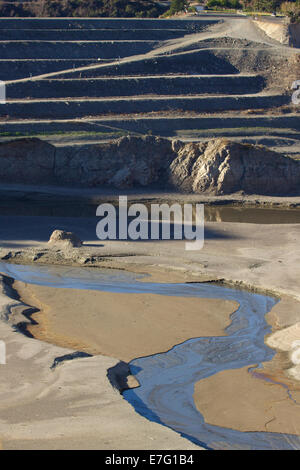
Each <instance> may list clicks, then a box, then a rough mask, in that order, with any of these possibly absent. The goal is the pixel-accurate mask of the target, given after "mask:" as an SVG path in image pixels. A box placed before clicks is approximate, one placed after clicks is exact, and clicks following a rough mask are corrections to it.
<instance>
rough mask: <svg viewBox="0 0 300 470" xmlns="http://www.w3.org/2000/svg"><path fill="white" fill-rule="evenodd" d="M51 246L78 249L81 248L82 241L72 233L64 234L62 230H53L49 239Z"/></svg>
mask: <svg viewBox="0 0 300 470" xmlns="http://www.w3.org/2000/svg"><path fill="white" fill-rule="evenodd" d="M48 243H50V244H51V245H63V246H68V247H72V248H74V247H77V248H78V247H80V246H82V241H81V240H80V238H78V237H77V235H75V233H72V232H65V231H64V230H54V232H52V235H51V237H50V239H49V242H48Z"/></svg>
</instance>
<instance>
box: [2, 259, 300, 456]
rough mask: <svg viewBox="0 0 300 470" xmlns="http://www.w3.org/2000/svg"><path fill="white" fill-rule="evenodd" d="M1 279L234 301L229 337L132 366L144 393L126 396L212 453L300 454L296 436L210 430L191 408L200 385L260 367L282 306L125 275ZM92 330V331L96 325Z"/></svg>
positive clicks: (36, 269) (198, 341)
mask: <svg viewBox="0 0 300 470" xmlns="http://www.w3.org/2000/svg"><path fill="white" fill-rule="evenodd" d="M0 272H4V273H6V274H7V275H9V276H11V277H12V278H14V279H17V280H20V281H24V282H29V283H33V284H38V285H48V286H53V287H65V288H66V287H67V288H79V289H94V290H102V291H108V292H129V293H130V292H132V293H143V292H144V293H155V294H160V295H166V296H179V297H204V298H220V299H227V300H233V301H236V302H238V303H239V305H240V307H239V308H238V310H237V311H236V312H235V313H234V314H232V316H231V320H232V321H231V324H230V325H229V326H228V327H227V329H226V330H225V336H223V337H203V338H192V339H189V340H187V341H185V342H184V343H182V344H179V345H176V346H174V347H173V348H172V349H171V350H170V351H168V352H164V353H158V354H155V355H152V356H149V357H141V358H137V359H135V360H133V361H131V363H130V369H131V372H132V373H133V374H134V375H136V377H137V379H138V381H139V383H140V387H138V388H136V389H132V390H127V391H125V392H124V398H125V399H126V400H127V401H128V402H129V403H131V405H132V406H133V407H134V408H135V410H136V411H137V412H138V413H140V414H142V415H143V416H145V417H146V418H148V419H149V420H152V421H156V422H158V423H160V424H162V425H165V426H167V427H170V428H171V429H173V430H175V431H177V432H178V433H180V434H181V435H183V436H185V437H187V438H188V439H190V440H191V441H193V442H195V443H196V444H198V445H201V446H204V447H206V448H209V449H295V448H296V449H300V439H299V437H297V436H294V435H288V434H280V433H269V432H241V431H236V430H234V429H227V428H222V427H219V426H213V425H210V424H208V423H205V421H204V418H203V416H202V415H201V413H200V412H199V411H198V410H197V409H196V407H195V405H194V400H193V392H194V384H195V382H198V381H199V380H201V379H204V378H206V377H209V376H211V375H213V374H216V373H218V372H220V371H222V370H228V369H237V368H242V367H244V366H247V365H249V366H250V365H252V364H259V365H260V364H261V363H262V362H264V361H269V360H271V359H272V357H273V355H274V354H275V351H273V350H272V349H270V348H269V347H267V346H266V345H265V343H264V336H265V335H266V334H267V333H268V332H269V331H270V328H269V326H268V324H267V323H266V321H265V314H266V313H267V312H269V311H270V309H271V308H272V307H273V305H275V303H276V302H277V299H275V298H271V297H268V296H264V295H260V294H254V293H250V292H247V291H244V290H237V289H230V288H225V287H222V286H216V285H212V284H199V283H192V284H162V283H161V284H159V283H157V284H156V283H151V282H139V280H138V279H136V276H135V275H133V274H130V273H126V272H124V271H115V270H99V269H89V268H68V267H58V266H56V267H48V266H20V265H11V264H5V263H0ZM90 327H91V328H93V325H90Z"/></svg>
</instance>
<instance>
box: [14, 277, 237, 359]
mask: <svg viewBox="0 0 300 470" xmlns="http://www.w3.org/2000/svg"><path fill="white" fill-rule="evenodd" d="M14 288H15V289H16V290H17V291H18V293H19V294H20V296H21V300H22V302H24V303H25V304H27V305H30V306H34V307H37V308H39V309H40V312H38V313H36V314H34V315H33V316H32V318H33V319H34V320H35V321H36V322H37V323H38V324H37V325H30V326H29V327H28V330H29V332H30V333H31V334H32V335H33V336H34V337H35V338H38V339H41V340H43V341H49V342H51V343H53V344H56V345H58V346H62V347H68V348H72V349H75V350H80V351H85V352H87V353H89V354H103V355H105V356H110V357H118V358H119V359H122V360H123V361H130V360H132V359H134V358H136V357H141V356H148V355H151V354H156V353H158V352H163V351H167V350H168V349H170V348H171V347H173V346H174V345H175V344H179V343H182V342H183V341H185V340H187V339H189V338H193V337H197V336H220V335H223V334H224V328H226V326H228V325H229V324H230V315H231V313H233V312H234V311H235V310H236V309H237V308H238V304H237V303H236V302H231V301H228V300H220V299H200V298H183V297H170V296H162V295H156V294H123V293H113V294H112V293H111V292H100V291H92V290H80V289H61V288H54V287H46V286H37V285H33V284H24V283H22V282H19V281H16V282H15V283H14Z"/></svg>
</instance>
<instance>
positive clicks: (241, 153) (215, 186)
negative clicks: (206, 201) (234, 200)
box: [170, 139, 300, 195]
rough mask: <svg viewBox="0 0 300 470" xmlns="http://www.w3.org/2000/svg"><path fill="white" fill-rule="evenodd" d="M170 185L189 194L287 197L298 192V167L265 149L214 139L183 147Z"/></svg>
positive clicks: (294, 162)
mask: <svg viewBox="0 0 300 470" xmlns="http://www.w3.org/2000/svg"><path fill="white" fill-rule="evenodd" d="M170 181H171V183H172V184H173V185H174V186H175V187H176V188H178V189H181V190H184V191H187V192H191V193H203V192H208V193H212V194H216V195H218V194H229V193H234V192H237V191H244V192H245V193H248V194H251V193H252V194H269V195H271V194H273V195H275V194H287V193H290V192H293V191H297V190H298V188H299V182H300V164H299V163H298V162H297V161H295V160H293V159H291V158H289V157H285V156H283V155H281V154H279V153H277V152H273V151H271V150H268V149H267V148H266V147H262V146H255V145H251V144H240V143H237V142H231V141H228V140H225V139H216V140H212V141H210V142H205V143H191V144H187V145H184V146H182V147H181V148H180V150H179V151H178V157H177V158H176V159H175V160H174V161H173V162H172V163H171V165H170Z"/></svg>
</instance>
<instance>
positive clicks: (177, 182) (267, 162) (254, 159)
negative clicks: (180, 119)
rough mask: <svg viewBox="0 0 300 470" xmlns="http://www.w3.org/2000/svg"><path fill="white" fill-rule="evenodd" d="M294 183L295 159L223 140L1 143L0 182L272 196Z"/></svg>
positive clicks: (299, 173)
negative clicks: (75, 144)
mask: <svg viewBox="0 0 300 470" xmlns="http://www.w3.org/2000/svg"><path fill="white" fill-rule="evenodd" d="M299 181H300V162H297V161H295V160H293V159H292V158H290V157H287V156H284V155H281V154H279V153H277V152H273V151H270V150H268V149H267V148H265V147H262V146H255V145H251V144H241V143H237V142H232V141H229V140H226V139H215V140H212V141H209V142H203V143H188V144H185V143H183V142H180V141H173V142H171V141H169V140H167V139H162V138H159V137H153V136H146V137H122V138H121V139H118V140H115V141H112V142H109V143H103V144H93V145H85V146H78V147H77V146H75V147H71V146H70V147H58V148H56V147H54V146H52V145H50V144H48V143H47V142H43V141H40V140H39V139H20V140H17V141H11V142H5V143H1V144H0V182H3V183H23V184H36V183H38V184H40V185H48V184H56V185H69V186H77V187H78V186H83V187H99V188H100V187H115V188H120V189H126V188H133V187H147V188H156V189H171V188H173V189H176V190H180V191H184V192H190V193H210V194H216V195H219V194H230V193H234V192H238V191H244V192H245V193H248V194H269V195H276V194H289V193H297V192H299Z"/></svg>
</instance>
